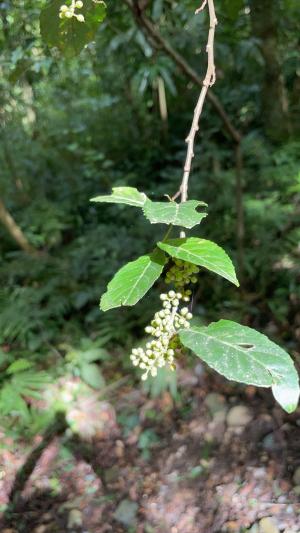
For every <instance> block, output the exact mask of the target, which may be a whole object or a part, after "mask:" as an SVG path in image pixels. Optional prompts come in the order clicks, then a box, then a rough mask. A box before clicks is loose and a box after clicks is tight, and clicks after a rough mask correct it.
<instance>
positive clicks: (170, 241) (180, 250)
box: [41, 0, 300, 413]
mask: <svg viewBox="0 0 300 533" xmlns="http://www.w3.org/2000/svg"><path fill="white" fill-rule="evenodd" d="M99 9H100V10H99ZM204 9H207V10H208V15H209V16H208V19H209V30H208V39H207V46H206V51H207V58H208V60H207V71H206V76H205V78H204V80H203V83H202V89H201V92H200V96H199V99H198V102H197V104H196V107H195V110H194V116H193V120H192V126H191V129H190V132H189V135H188V137H187V139H186V142H187V155H186V160H185V164H184V171H183V178H182V182H181V185H180V187H179V190H178V192H177V193H176V194H175V195H173V197H169V196H168V195H166V196H167V198H168V200H165V201H159V202H155V201H152V200H150V199H149V198H148V197H147V196H146V194H145V193H143V192H140V191H138V190H137V189H135V188H133V187H115V188H113V190H112V193H111V194H110V195H104V196H103V195H101V196H97V197H95V198H93V199H92V200H91V201H92V202H107V203H117V204H126V205H128V206H132V207H136V208H138V209H140V210H142V212H143V214H144V216H145V217H146V219H147V220H148V221H149V222H150V223H151V224H166V225H167V226H168V229H167V232H166V235H165V237H164V238H162V240H161V241H160V242H158V243H156V245H155V247H154V250H153V251H151V252H150V253H148V254H146V255H143V256H142V257H139V258H138V259H136V260H134V261H132V262H130V263H127V264H126V265H125V266H123V267H122V268H121V269H120V270H119V271H118V272H117V273H116V274H115V276H114V277H113V279H112V280H111V281H110V283H109V284H108V286H107V290H106V292H105V294H103V295H102V298H101V302H100V308H101V309H102V311H104V312H106V311H108V310H110V309H113V308H116V307H120V306H133V305H135V304H136V303H137V302H138V301H140V300H141V299H142V298H143V296H145V294H146V293H147V292H148V291H149V290H150V289H151V287H152V286H153V285H154V283H155V282H156V281H157V280H158V279H159V278H160V277H161V276H162V277H163V279H164V282H165V283H166V284H167V285H171V288H170V290H168V291H165V292H163V293H162V294H161V295H160V300H161V308H160V309H158V310H157V311H156V312H155V313H154V317H153V320H152V321H151V323H150V324H149V325H147V326H146V328H145V331H146V333H147V334H148V335H149V336H150V338H149V339H148V341H147V343H146V347H145V349H144V348H135V349H133V350H132V353H131V355H130V358H131V361H132V363H133V365H134V366H137V367H139V368H140V369H141V370H142V376H141V377H142V379H143V380H146V379H147V378H148V376H149V375H151V376H153V377H155V376H156V375H157V370H158V369H159V368H162V367H164V366H165V365H168V366H169V367H170V368H171V369H172V370H176V358H177V356H178V354H179V353H180V352H181V351H182V350H189V351H191V352H192V353H194V354H195V355H196V356H197V357H199V358H201V359H202V360H203V361H205V362H206V363H207V364H208V365H209V366H210V367H211V368H213V369H214V370H215V371H217V372H219V373H220V374H222V375H223V376H225V377H226V378H227V379H229V380H233V381H237V382H240V383H245V384H252V385H255V386H259V387H269V388H271V389H272V392H273V395H274V397H275V399H276V400H277V402H278V403H279V404H280V405H281V406H282V408H283V409H285V411H287V412H288V413H290V412H292V411H294V410H295V409H296V407H297V404H298V400H299V392H300V390H299V379H298V374H297V372H296V369H295V366H294V363H293V361H292V359H291V357H290V356H289V354H288V353H287V352H286V351H284V350H283V349H282V348H281V347H280V346H278V345H277V344H275V343H274V342H272V341H271V340H269V339H268V338H267V337H266V336H265V335H263V334H261V333H259V332H258V331H256V330H254V329H251V328H249V327H246V326H242V325H240V324H238V323H236V322H233V321H230V320H220V321H218V322H215V323H211V324H209V325H208V326H206V327H197V326H194V325H193V322H192V319H193V314H192V301H191V296H192V287H193V285H194V284H195V283H197V282H198V278H197V274H198V273H199V271H200V269H201V268H205V269H207V270H209V271H210V272H212V273H214V274H217V275H219V276H222V277H223V278H225V280H227V281H229V282H231V283H233V284H235V285H236V286H239V282H238V279H237V276H236V273H235V268H234V266H233V263H232V261H231V259H230V258H229V256H228V255H227V253H226V252H225V250H223V248H221V247H220V246H219V245H217V244H216V243H214V242H212V241H209V240H206V239H202V238H199V237H187V236H186V231H187V230H188V229H191V228H193V227H195V226H196V225H198V224H200V223H201V221H202V220H203V218H204V217H206V213H205V211H204V209H205V207H206V204H205V203H204V202H201V201H199V200H188V186H189V178H190V171H191V165H192V160H193V157H194V142H195V137H196V133H197V131H198V129H199V122H200V117H201V113H202V109H203V105H204V102H205V99H206V96H207V93H208V89H209V87H211V86H212V85H213V84H214V83H215V79H216V75H215V60H214V38H215V30H216V25H217V18H216V13H215V6H214V0H204V1H203V3H202V5H201V6H200V7H199V9H197V10H196V14H197V13H199V12H200V11H203V10H204ZM47 10H48V11H47ZM79 11H80V13H79ZM67 13H68V14H67ZM91 13H92V14H93V17H91ZM95 14H96V15H97V16H96V15H95ZM50 15H51V16H53V15H55V17H56V19H55V20H56V21H60V22H59V23H57V22H56V32H53V31H52V33H51V35H49V30H48V26H47V25H46V22H47V23H48V20H49V16H50ZM80 15H82V16H83V18H82V17H81V16H80ZM104 16H105V4H104V3H103V2H99V1H96V0H85V1H84V2H81V1H77V2H74V1H73V0H72V2H68V1H67V2H66V4H64V5H61V2H59V1H58V0H53V1H52V2H51V4H50V5H49V6H48V7H47V8H46V9H45V10H44V12H43V13H42V17H41V29H42V34H43V35H44V38H45V40H46V41H47V42H48V44H50V45H51V46H57V47H58V48H60V49H64V48H67V51H68V52H69V53H71V52H72V53H74V51H75V52H76V50H77V51H78V49H79V50H80V49H81V48H82V47H83V46H84V44H86V42H88V40H87V32H88V31H89V34H88V35H89V37H88V39H90V38H91V29H92V27H91V23H92V21H93V23H94V22H95V20H96V19H97V20H98V22H99V21H101V20H103V18H104ZM78 17H80V18H78ZM97 17H98V18H97ZM71 23H72V24H73V25H74V24H75V25H76V28H77V33H76V35H77V40H76V42H75V43H74V41H72V39H73V36H74V32H73V31H71V29H70V26H69V24H71ZM93 28H94V29H95V27H94V26H93ZM52 29H53V28H52ZM78 35H79V37H78ZM179 197H180V202H179V203H178V202H177V199H178V198H179ZM199 208H201V210H200V211H199ZM176 227H178V229H179V231H180V236H179V237H178V238H170V235H171V233H172V232H174V230H175V228H176Z"/></svg>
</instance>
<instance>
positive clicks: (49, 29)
mask: <svg viewBox="0 0 300 533" xmlns="http://www.w3.org/2000/svg"><path fill="white" fill-rule="evenodd" d="M63 3H64V2H63V0H52V1H51V2H49V3H48V4H47V5H46V7H45V8H44V9H43V10H42V12H41V16H40V29H41V35H42V38H43V40H44V41H45V42H46V43H47V44H48V45H49V46H51V47H52V46H55V47H57V48H59V50H61V51H62V52H63V53H64V54H65V55H66V56H68V57H72V56H76V55H78V54H79V53H80V52H81V50H82V49H83V48H84V46H85V45H86V44H88V43H90V42H91V41H93V40H94V38H95V35H96V32H97V30H98V27H99V24H100V23H101V22H102V21H103V20H104V18H105V16H106V5H105V3H104V2H103V1H100V0H84V2H83V8H82V9H80V10H76V13H78V14H79V13H80V14H82V15H83V16H84V22H79V21H78V20H77V19H76V17H72V18H70V19H66V18H64V19H61V18H59V12H60V7H61V5H62V4H63ZM65 3H66V4H67V5H70V1H68V0H66V2H65Z"/></svg>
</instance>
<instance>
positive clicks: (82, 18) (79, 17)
mask: <svg viewBox="0 0 300 533" xmlns="http://www.w3.org/2000/svg"><path fill="white" fill-rule="evenodd" d="M76 18H77V20H78V22H84V16H83V15H76Z"/></svg>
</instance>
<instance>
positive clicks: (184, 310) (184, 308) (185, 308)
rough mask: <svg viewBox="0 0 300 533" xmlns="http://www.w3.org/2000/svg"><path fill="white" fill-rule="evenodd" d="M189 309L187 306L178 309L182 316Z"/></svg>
mask: <svg viewBox="0 0 300 533" xmlns="http://www.w3.org/2000/svg"><path fill="white" fill-rule="evenodd" d="M188 312H189V310H188V308H187V307H183V308H182V309H181V311H180V313H181V315H182V316H186V315H187V314H188Z"/></svg>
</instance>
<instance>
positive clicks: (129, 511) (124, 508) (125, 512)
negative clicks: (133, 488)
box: [114, 500, 138, 527]
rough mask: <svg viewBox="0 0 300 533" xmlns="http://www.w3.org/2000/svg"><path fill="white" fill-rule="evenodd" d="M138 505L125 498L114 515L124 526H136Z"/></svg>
mask: <svg viewBox="0 0 300 533" xmlns="http://www.w3.org/2000/svg"><path fill="white" fill-rule="evenodd" d="M137 510H138V505H137V503H135V502H132V501H130V500H123V501H122V502H121V503H120V504H119V505H118V507H117V509H116V511H115V513H114V517H115V519H116V520H117V521H118V522H120V523H121V524H123V526H127V527H129V526H135V524H136V513H137Z"/></svg>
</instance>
